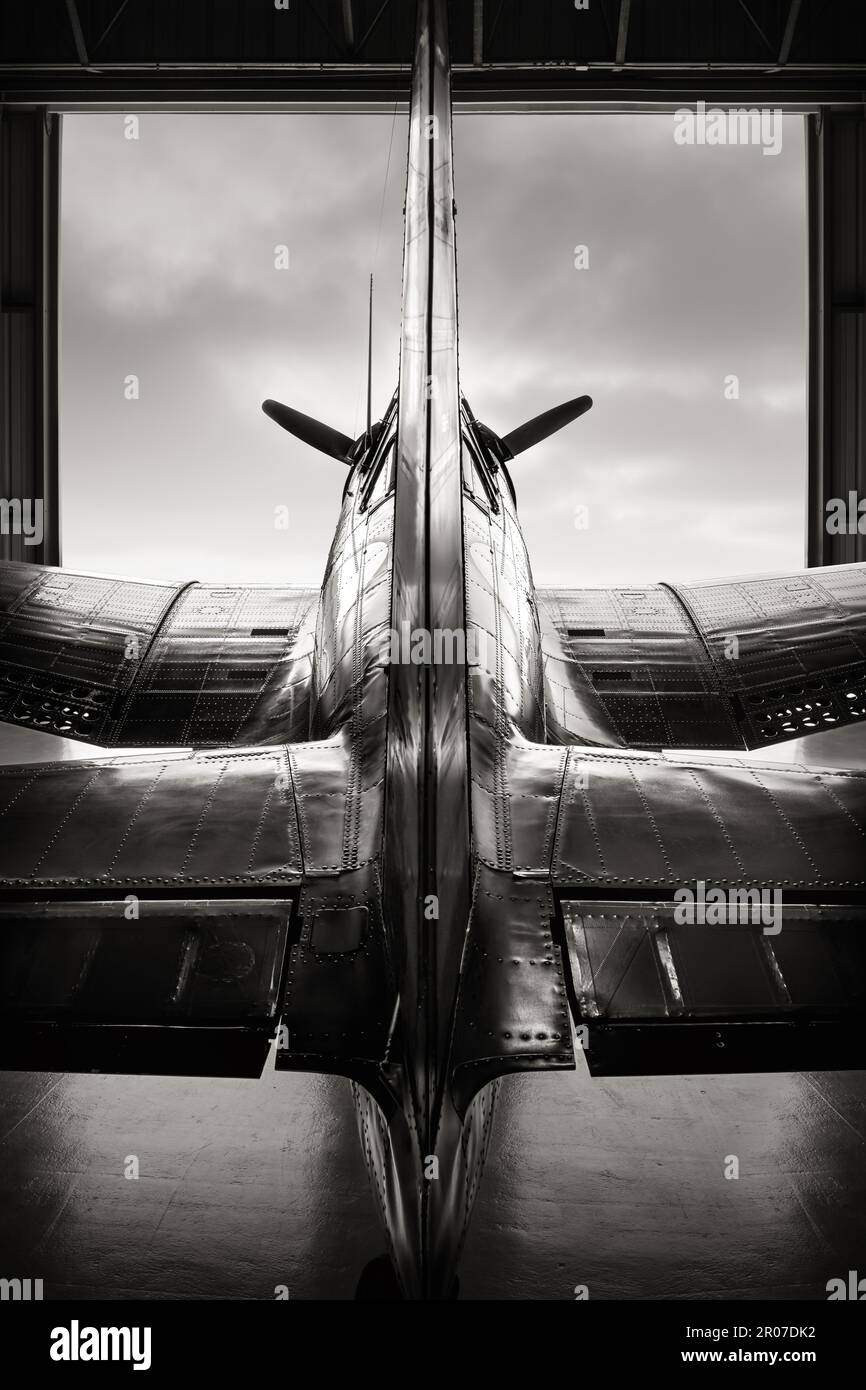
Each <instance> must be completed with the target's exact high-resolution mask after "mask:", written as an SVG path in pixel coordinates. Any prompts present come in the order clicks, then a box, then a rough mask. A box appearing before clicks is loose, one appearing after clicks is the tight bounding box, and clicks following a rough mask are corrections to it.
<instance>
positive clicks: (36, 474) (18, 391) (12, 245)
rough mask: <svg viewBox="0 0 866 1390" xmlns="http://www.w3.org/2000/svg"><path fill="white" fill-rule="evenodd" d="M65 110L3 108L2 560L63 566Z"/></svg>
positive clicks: (0, 112) (0, 291) (0, 248)
mask: <svg viewBox="0 0 866 1390" xmlns="http://www.w3.org/2000/svg"><path fill="white" fill-rule="evenodd" d="M59 204H60V117H59V116H51V115H46V113H45V112H44V111H41V110H35V111H19V110H15V111H10V110H9V109H8V108H7V109H3V108H0V504H2V505H0V559H3V560H31V561H35V562H37V563H41V564H55V565H56V564H59V561H60V528H59V516H58V492H57V400H58V347H57V334H58V221H59Z"/></svg>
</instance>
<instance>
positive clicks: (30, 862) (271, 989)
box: [0, 737, 394, 1076]
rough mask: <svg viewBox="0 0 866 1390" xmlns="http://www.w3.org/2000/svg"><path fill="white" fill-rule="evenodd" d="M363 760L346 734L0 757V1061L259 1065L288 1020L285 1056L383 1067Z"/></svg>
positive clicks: (234, 1071) (241, 1072)
mask: <svg viewBox="0 0 866 1390" xmlns="http://www.w3.org/2000/svg"><path fill="white" fill-rule="evenodd" d="M351 769H352V757H351V751H350V750H349V749H348V748H347V746H346V744H345V742H344V740H343V739H342V738H340V737H336V738H333V739H328V740H322V741H319V742H314V743H307V744H295V745H290V746H260V747H250V748H246V747H245V748H242V749H235V748H228V749H220V750H213V751H208V752H192V751H184V750H176V751H174V752H167V751H162V752H147V753H141V754H138V753H126V754H115V755H113V756H106V757H101V758H98V759H96V760H94V761H87V762H66V763H47V764H41V765H39V766H36V767H19V766H15V767H4V768H0V1067H2V1068H5V1069H23V1070H50V1071H82V1070H83V1071H91V1070H92V1071H103V1072H151V1073H169V1074H182V1075H202V1076H210V1075H229V1076H254V1075H259V1074H260V1072H261V1070H262V1067H263V1066H264V1063H265V1059H266V1056H267V1052H268V1048H269V1047H270V1045H271V1040H272V1039H273V1037H274V1035H275V1033H276V1032H277V1027H278V1023H279V1021H280V1020H281V1019H282V1021H283V1023H284V1024H285V1026H286V1027H287V1029H288V1036H287V1038H286V1040H285V1041H284V1042H283V1043H282V1044H281V1048H282V1050H281V1051H279V1052H278V1056H277V1061H278V1064H279V1065H280V1066H282V1067H288V1068H292V1067H295V1068H300V1069H304V1070H307V1069H311V1070H317V1069H320V1066H321V1067H322V1069H325V1070H328V1069H330V1070H337V1071H339V1070H340V1067H341V1065H343V1063H342V1061H341V1058H342V1056H343V1054H344V1053H345V1054H346V1058H347V1059H351V1062H350V1061H348V1060H347V1061H346V1063H345V1066H346V1069H347V1070H351V1067H352V1066H354V1067H355V1069H356V1070H357V1068H358V1067H360V1065H361V1063H360V1062H359V1060H358V1059H359V1058H360V1059H364V1058H367V1057H369V1058H370V1059H371V1065H373V1066H374V1065H375V1063H376V1061H377V1059H380V1058H381V1057H382V1056H383V1055H384V1051H385V1047H386V1037H387V1030H388V1027H389V1025H390V1020H391V1017H392V1015H393V1008H394V1003H393V997H392V993H391V990H390V985H389V978H388V972H387V966H386V962H385V958H384V946H383V939H382V931H381V924H380V922H379V921H378V919H377V917H376V913H375V910H374V906H373V905H372V904H371V905H370V906H369V907H368V906H367V904H368V902H369V901H370V899H371V894H370V892H369V882H368V878H369V873H370V868H369V866H370V865H371V863H372V860H373V858H374V855H375V852H376V835H377V833H378V827H379V821H378V818H377V815H376V813H375V810H374V809H372V805H371V806H370V807H369V808H368V809H367V813H366V815H365V817H364V819H363V822H362V823H359V824H356V822H357V821H358V819H359V818H358V815H357V811H358V802H359V798H360V795H361V792H362V791H363V790H364V789H363V787H361V786H360V785H358V783H359V777H358V771H357V768H355V770H354V772H352V770H351ZM371 775H372V774H371ZM352 778H354V781H352ZM350 783H351V786H350ZM367 797H368V802H369V803H372V799H373V793H369V792H368V793H367ZM347 824H349V826H350V829H351V830H352V833H351V834H346V833H345V831H346V826H347ZM356 904H362V905H356ZM323 1038H324V1041H323ZM323 1057H324V1059H325V1061H324V1062H323V1061H322V1058H323Z"/></svg>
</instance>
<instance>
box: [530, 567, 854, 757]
mask: <svg viewBox="0 0 866 1390" xmlns="http://www.w3.org/2000/svg"><path fill="white" fill-rule="evenodd" d="M537 599H538V609H539V618H540V621H541V626H542V637H543V646H544V652H545V699H546V708H547V726H548V738H549V740H550V741H551V742H557V743H578V742H588V743H596V744H608V745H611V746H616V745H619V746H623V747H643V748H653V747H654V748H731V749H737V748H761V747H764V746H766V745H770V744H774V743H779V742H781V741H783V740H785V739H790V738H802V737H803V736H804V735H807V734H809V733H815V732H817V731H818V730H826V729H831V728H837V727H838V726H839V725H840V724H845V723H850V722H853V721H856V720H859V719H863V718H866V565H863V564H856V565H830V566H827V567H826V568H823V569H814V570H807V571H804V572H803V573H800V574H793V575H761V576H757V577H754V578H744V579H720V580H713V581H711V582H707V583H701V584H680V585H669V584H657V585H653V586H651V587H648V588H619V589H540V590H538V591H537Z"/></svg>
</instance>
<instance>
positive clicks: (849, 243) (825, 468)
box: [807, 107, 866, 565]
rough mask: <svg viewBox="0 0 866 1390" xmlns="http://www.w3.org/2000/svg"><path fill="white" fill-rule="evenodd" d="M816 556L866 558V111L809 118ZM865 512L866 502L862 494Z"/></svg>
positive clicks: (819, 560) (840, 560)
mask: <svg viewBox="0 0 866 1390" xmlns="http://www.w3.org/2000/svg"><path fill="white" fill-rule="evenodd" d="M807 153H808V176H809V192H808V198H809V510H808V554H809V564H810V565H837V564H846V563H850V562H853V561H861V560H866V535H864V534H861V533H860V530H859V524H860V522H861V520H862V524H863V529H864V531H866V515H864V516H863V517H862V518H861V517H860V515H859V511H858V507H859V503H860V501H861V499H866V334H864V326H866V116H864V113H863V109H862V107H861V108H860V109H859V110H854V111H833V110H830V109H825V110H822V111H821V112H820V113H819V114H818V115H817V116H810V117H808V128H807ZM864 512H866V501H864Z"/></svg>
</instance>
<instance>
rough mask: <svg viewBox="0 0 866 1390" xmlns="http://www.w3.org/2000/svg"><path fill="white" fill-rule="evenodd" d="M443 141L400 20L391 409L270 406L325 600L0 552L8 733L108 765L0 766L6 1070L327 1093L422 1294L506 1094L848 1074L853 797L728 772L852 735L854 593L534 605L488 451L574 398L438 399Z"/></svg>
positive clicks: (447, 108) (446, 186)
mask: <svg viewBox="0 0 866 1390" xmlns="http://www.w3.org/2000/svg"><path fill="white" fill-rule="evenodd" d="M451 151H452V142H451V95H450V73H449V61H448V46H447V32H446V4H445V0H419V6H418V26H417V38H416V52H415V62H414V75H413V83H412V96H411V111H410V138H409V155H408V178H407V187H406V210H405V248H404V269H403V316H402V337H401V351H400V372H399V386H398V390H397V392H396V393H395V396H394V398H393V400H392V402H391V404H390V406H389V408H388V410H387V411H386V413H385V415H384V417H383V419H382V420H380V421H379V422H378V423H376V424H375V425H371V426H370V427H369V428H368V429H367V430H365V432H364V434H363V435H362V436H361V437H360V438H359V439H357V440H354V441H353V440H351V439H349V438H348V437H347V436H345V435H341V434H340V433H339V432H338V431H336V430H333V429H331V428H329V427H327V426H325V425H322V424H320V423H318V422H316V421H313V420H311V419H309V418H308V417H305V416H302V415H300V414H299V413H298V412H296V411H293V410H290V409H289V408H288V407H285V406H280V405H278V404H276V403H273V402H267V403H266V406H265V408H266V410H267V411H268V413H269V414H271V415H273V416H274V418H275V419H277V420H278V421H279V422H280V423H281V424H283V425H285V426H286V427H287V428H288V429H290V430H291V431H292V432H293V433H294V434H296V435H298V436H299V437H301V438H304V439H306V440H307V441H308V442H309V443H311V444H313V445H315V446H316V447H317V448H319V449H322V450H323V451H324V452H325V453H327V454H330V455H332V456H334V457H335V458H337V459H339V460H342V461H343V462H344V464H345V465H346V467H347V472H346V486H345V492H344V496H343V502H342V507H341V511H340V516H339V521H338V524H337V531H336V535H335V537H334V542H333V546H332V548H331V553H330V558H329V560H328V564H327V569H326V572H325V577H324V581H323V584H322V588H321V591H318V590H311V589H298V588H287V587H275V588H234V587H226V586H213V585H202V584H196V583H186V584H174V583H172V584H168V583H155V582H141V581H137V580H124V579H112V578H105V577H97V576H93V577H91V576H87V575H83V574H78V573H69V572H66V571H63V570H57V569H48V568H42V567H39V566H34V565H28V564H17V563H8V564H5V565H3V566H2V567H0V612H2V626H0V662H2V666H0V682H2V683H0V718H3V719H4V720H6V721H9V722H11V723H13V724H15V723H17V724H21V725H25V726H30V727H35V728H42V729H45V730H48V731H52V732H55V733H57V734H61V735H67V736H70V737H74V738H76V739H89V740H91V741H92V742H93V743H94V744H95V745H98V746H99V748H98V755H97V756H95V757H94V759H93V760H92V761H91V760H88V761H85V762H76V763H74V764H69V763H64V762H57V763H51V764H47V765H43V766H38V767H33V768H22V767H7V768H3V769H0V787H2V790H0V822H2V825H0V830H2V835H0V919H2V934H0V943H2V944H0V951H2V980H3V985H2V1009H3V1013H2V1033H0V1037H2V1065H3V1066H5V1067H7V1068H24V1069H49V1070H55V1071H71V1070H96V1071H106V1072H119V1073H122V1072H127V1073H130V1072H150V1073H182V1074H191V1075H202V1076H213V1075H219V1076H255V1075H259V1074H260V1073H261V1071H262V1069H263V1067H264V1065H265V1062H266V1059H267V1056H268V1053H269V1049H270V1048H271V1046H272V1043H273V1041H274V1039H275V1038H276V1041H277V1046H276V1053H275V1057H276V1061H275V1065H276V1068H277V1070H279V1071H291V1070H300V1071H313V1072H327V1073H333V1074H337V1075H342V1076H346V1077H348V1078H350V1079H351V1082H352V1085H353V1089H354V1095H355V1100H356V1106H357V1114H358V1119H359V1126H360V1132H361V1138H362V1143H363V1147H364V1152H365V1155H366V1159H367V1164H368V1167H369V1172H370V1176H371V1180H372V1186H373V1190H374V1193H375V1198H376V1201H377V1202H378V1204H379V1205H380V1207H381V1211H382V1215H383V1218H384V1222H385V1226H386V1230H387V1233H388V1241H389V1249H390V1256H391V1260H392V1261H393V1268H394V1270H395V1271H396V1277H397V1280H398V1281H399V1289H400V1290H402V1293H403V1295H404V1296H407V1297H414V1298H446V1297H449V1296H452V1294H453V1290H454V1287H455V1272H456V1269H457V1264H458V1260H459V1254H460V1250H461V1246H462V1243H463V1239H464V1235H465V1232H466V1228H467V1223H468V1221H469V1218H470V1214H471V1211H472V1206H473V1202H474V1198H475V1195H476V1192H477V1190H478V1184H479V1180H480V1178H481V1174H482V1169H483V1166H484V1160H485V1153H486V1150H487V1147H488V1142H489V1138H490V1132H491V1122H492V1119H493V1113H494V1102H495V1097H496V1091H497V1085H498V1081H499V1078H501V1077H502V1076H503V1075H504V1074H506V1073H509V1072H515V1071H534V1070H543V1069H549V1068H563V1069H564V1068H572V1067H574V1065H575V1047H576V1046H577V1045H578V1044H579V1045H580V1048H581V1049H582V1051H583V1055H584V1056H585V1058H586V1061H587V1064H588V1066H589V1068H590V1071H591V1072H592V1073H593V1074H597V1075H625V1074H638V1073H653V1072H677V1071H679V1072H701V1071H705V1072H720V1071H726V1070H733V1071H747V1072H757V1071H762V1070H778V1069H786V1070H788V1069H795V1068H799V1067H801V1066H807V1067H808V1068H809V1069H817V1068H822V1067H849V1066H863V1065H866V1051H864V1045H863V1037H864V1027H863V1024H864V959H866V950H864V940H866V938H864V931H866V923H864V902H866V895H864V884H866V879H864V834H866V773H864V772H839V771H826V772H825V771H816V770H814V769H805V768H802V767H794V766H784V767H777V766H773V765H771V764H769V763H763V762H762V763H758V762H756V761H748V760H747V759H744V758H742V757H740V758H738V757H737V756H736V752H737V750H739V751H740V752H742V751H743V750H746V749H753V748H757V747H763V746H764V745H766V744H772V743H775V742H778V741H780V740H784V739H787V738H792V737H795V736H797V737H801V736H803V735H804V734H807V733H809V732H812V731H815V730H823V729H828V728H832V727H836V726H838V725H840V724H843V723H845V722H848V721H855V720H859V719H863V718H866V566H863V565H843V566H838V567H834V568H827V569H820V570H812V571H809V572H806V573H802V574H797V575H791V576H782V577H767V576H760V577H758V578H750V579H749V578H747V579H737V580H725V581H721V582H717V583H702V584H694V585H687V586H673V585H669V584H659V585H657V586H653V587H650V588H643V589H636V588H623V589H591V588H590V589H569V590H561V591H560V590H551V589H547V590H537V589H535V588H534V586H533V582H532V577H531V573H530V568H529V563H528V560H527V555H526V549H525V546H524V542H523V538H522V535H521V530H520V526H519V523H518V519H517V511H516V505H515V491H514V486H513V484H512V480H511V475H510V465H511V462H512V459H513V458H514V456H515V455H517V454H519V453H520V451H521V450H523V449H525V448H528V447H529V446H531V445H532V444H534V443H537V442H538V441H539V440H541V439H542V438H544V437H545V435H546V434H549V433H550V432H551V431H552V430H553V429H555V428H558V427H559V426H560V425H561V424H563V423H565V422H566V421H567V420H568V419H571V418H574V416H575V415H577V414H579V413H580V412H581V411H582V410H583V409H585V408H586V406H587V405H588V401H587V399H586V398H585V397H583V398H580V399H578V400H577V401H576V402H572V403H570V404H569V405H568V406H565V407H562V409H561V410H560V411H554V412H550V413H549V414H548V415H546V416H541V417H539V419H537V420H536V421H533V422H530V423H529V424H527V425H525V426H523V427H522V428H520V429H517V430H515V431H513V432H512V433H511V434H506V435H505V436H504V437H499V436H498V435H497V434H495V433H494V432H493V430H491V429H490V428H488V427H486V426H485V425H483V424H481V423H480V422H479V421H478V420H476V419H475V418H474V416H473V414H472V411H471V410H470V408H469V405H468V404H467V402H466V400H465V398H464V397H463V396H462V395H461V393H460V386H459V382H458V353H457V290H456V269H455V247H454V194H453V184H452V154H451ZM395 632H396V633H403V632H408V633H409V634H410V637H412V638H414V635H415V634H418V633H424V634H429V635H434V636H435V634H437V633H447V634H452V635H453V634H454V633H461V634H463V635H464V636H465V637H470V636H471V637H472V638H473V643H474V645H473V644H471V643H468V642H467V643H466V644H465V646H466V654H467V662H466V664H464V663H463V662H462V661H461V660H459V659H446V655H445V652H444V649H442V650H440V651H439V652H438V653H437V651H436V649H435V643H434V645H433V648H432V653H433V654H432V657H430V656H429V655H428V656H427V657H425V656H424V654H423V652H422V654H421V657H420V658H418V659H416V657H418V650H419V649H417V648H416V647H415V645H414V642H413V641H411V642H410V643H409V647H408V649H407V651H404V649H403V647H402V645H401V646H400V647H399V648H398V651H397V655H396V658H395V653H394V647H393V641H392V637H393V634H394V633H395ZM450 650H451V651H452V652H453V650H454V649H453V647H452V648H451V649H450ZM135 746H140V747H141V752H140V753H139V754H135V753H129V752H124V753H123V754H119V753H114V754H112V753H111V752H110V751H109V750H110V749H112V748H114V749H119V748H123V749H127V750H128V749H129V748H130V747H135ZM689 750H702V751H692V752H689ZM713 750H715V751H713ZM683 889H687V890H689V891H692V892H693V894H694V895H695V902H697V901H698V900H700V902H701V903H705V902H709V901H713V898H712V896H711V895H715V897H716V898H720V899H721V900H722V901H721V903H717V904H716V908H715V911H714V913H713V914H711V913H710V912H709V911H708V910H705V911H703V915H701V916H693V918H692V919H691V920H689V919H688V916H687V914H686V920H683V914H682V913H681V912H680V911H679V906H678V905H679V903H680V895H681V893H682V890H683ZM747 889H753V890H758V889H772V890H780V891H781V894H782V900H783V918H782V923H781V930H777V929H776V928H775V927H772V928H770V929H769V930H766V929H765V926H764V925H762V923H761V919H760V918H759V917H757V916H754V917H753V916H751V915H750V914H749V913H748V912H746V913H745V914H741V913H739V907H741V906H742V903H741V902H740V903H739V904H738V901H737V895H738V894H740V895H742V893H743V892H744V890H747ZM744 918H745V920H744Z"/></svg>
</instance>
